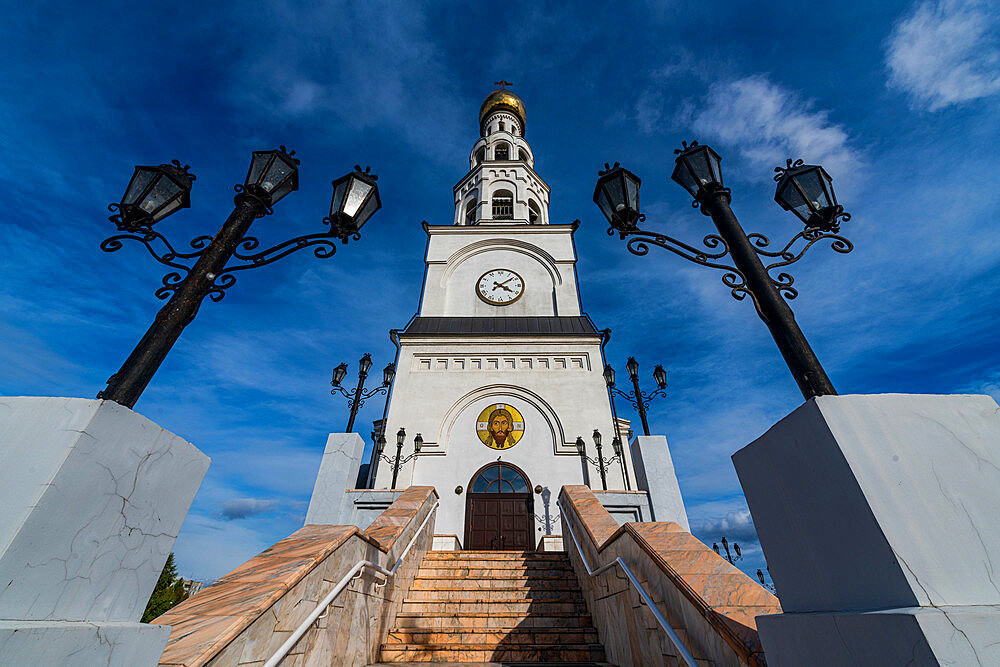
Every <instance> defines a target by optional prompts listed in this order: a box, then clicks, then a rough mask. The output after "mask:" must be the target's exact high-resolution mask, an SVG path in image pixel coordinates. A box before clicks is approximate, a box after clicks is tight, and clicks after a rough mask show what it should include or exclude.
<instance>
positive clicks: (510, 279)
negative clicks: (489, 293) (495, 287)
mask: <svg viewBox="0 0 1000 667" xmlns="http://www.w3.org/2000/svg"><path fill="white" fill-rule="evenodd" d="M516 277H517V276H511V277H510V278H508V279H507V280H505V281H503V282H502V283H500V287H503V286H504V285H506V284H507V283H509V282H510V281H512V280H513V279H514V278H516ZM494 284H495V283H494Z"/></svg>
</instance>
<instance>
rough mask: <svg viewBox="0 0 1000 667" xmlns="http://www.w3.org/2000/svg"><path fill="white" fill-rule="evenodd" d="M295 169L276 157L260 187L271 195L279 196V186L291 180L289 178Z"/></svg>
mask: <svg viewBox="0 0 1000 667" xmlns="http://www.w3.org/2000/svg"><path fill="white" fill-rule="evenodd" d="M294 169H295V168H294V167H293V166H292V165H290V164H288V163H287V162H285V161H284V160H282V159H281V158H280V157H277V156H275V158H274V161H273V162H271V166H270V167H268V169H267V173H266V174H265V175H264V180H263V181H262V182H261V184H260V187H262V188H263V189H264V192H266V193H268V194H270V195H273V194H277V190H278V188H279V186H281V185H282V184H283V183H284V182H285V181H286V180H291V179H290V178H289V176H290V175H291V173H292V171H294ZM285 194H288V192H287V191H286V192H285ZM272 199H273V198H272Z"/></svg>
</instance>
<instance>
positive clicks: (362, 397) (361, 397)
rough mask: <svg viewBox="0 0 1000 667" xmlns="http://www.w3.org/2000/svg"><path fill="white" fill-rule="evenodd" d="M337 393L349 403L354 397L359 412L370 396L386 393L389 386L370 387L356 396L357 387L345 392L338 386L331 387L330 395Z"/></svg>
mask: <svg viewBox="0 0 1000 667" xmlns="http://www.w3.org/2000/svg"><path fill="white" fill-rule="evenodd" d="M338 391H339V392H340V393H341V394H343V395H344V396H346V397H347V398H348V399H349V400H351V401H353V400H354V397H355V395H356V396H357V397H358V409H359V410H360V409H361V408H363V407H364V405H365V401H367V400H368V399H369V398H371V397H372V396H375V395H377V394H384V393H386V392H388V391H389V385H387V384H383V385H379V386H378V387H372V388H371V389H368V390H365V391H362V392H361V393H360V394H358V388H357V387H355V388H354V389H351V390H347V389H344V388H343V387H341V386H340V385H339V384H338V385H334V386H333V389H331V390H330V393H331V394H336V393H337V392H338Z"/></svg>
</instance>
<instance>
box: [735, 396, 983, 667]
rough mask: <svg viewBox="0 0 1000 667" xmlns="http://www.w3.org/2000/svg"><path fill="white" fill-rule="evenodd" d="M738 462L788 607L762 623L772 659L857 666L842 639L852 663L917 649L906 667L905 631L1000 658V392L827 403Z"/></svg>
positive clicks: (938, 653) (930, 644)
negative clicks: (887, 650)
mask: <svg viewBox="0 0 1000 667" xmlns="http://www.w3.org/2000/svg"><path fill="white" fill-rule="evenodd" d="M733 462H734V464H735V466H736V472H737V474H738V475H739V478H740V483H741V484H742V486H743V490H744V493H745V494H746V499H747V504H748V506H749V507H750V512H751V514H752V515H753V519H754V524H755V526H756V528H757V533H758V535H759V536H760V541H761V546H762V547H763V551H764V555H765V557H766V558H767V562H768V565H769V567H770V571H771V576H772V579H773V580H774V585H775V588H776V589H777V594H778V597H779V599H780V600H781V606H782V609H783V610H784V612H785V613H784V614H782V615H781V616H771V617H762V621H763V622H762V624H761V626H760V627H761V640H762V641H763V643H764V649H765V651H766V652H767V661H768V664H769V665H774V664H814V665H823V664H844V663H842V662H841V663H838V662H837V660H836V659H834V658H831V657H830V654H829V653H828V652H827V649H826V648H825V647H828V646H830V645H831V642H834V641H840V642H841V643H842V648H841V649H839V650H841V651H847V652H848V653H849V655H851V656H853V657H854V659H856V660H858V662H854V661H853V660H848V661H847V662H849V663H850V664H903V663H905V662H907V661H908V660H911V656H910V652H909V648H907V649H906V653H905V655H906V660H902V661H900V660H895V659H893V658H888V657H885V655H884V654H883V653H882V652H881V651H882V650H883V645H888V644H892V645H893V646H895V643H894V642H896V641H897V639H899V638H902V637H906V638H910V639H912V640H913V641H910V642H909V644H907V643H906V642H905V641H904V642H902V643H900V644H899V646H898V647H897V648H898V649H899V650H903V649H902V648H901V647H903V646H909V647H912V648H914V649H916V648H917V647H918V645H920V646H925V648H926V650H928V651H930V653H929V654H928V655H933V656H934V657H935V660H937V661H938V662H941V663H942V664H945V663H947V664H977V662H976V660H975V659H973V660H971V661H970V660H965V659H961V658H955V661H954V662H948V660H949V657H948V656H961V655H966V652H968V651H971V652H972V654H974V655H977V656H978V660H979V661H980V663H981V664H1000V579H998V578H997V576H996V574H995V572H997V571H1000V556H998V554H1000V522H998V521H997V520H996V511H997V507H1000V408H998V406H997V404H996V402H995V401H994V400H993V399H992V398H990V397H989V396H925V395H902V394H883V395H874V396H820V397H818V398H815V399H812V400H810V401H808V402H806V403H805V404H804V405H802V406H801V407H799V408H798V409H796V410H795V411H794V412H792V413H791V414H790V415H788V416H787V417H785V418H784V419H782V420H781V421H780V422H778V423H777V424H775V425H774V426H773V427H771V429H770V430H768V432H767V433H765V434H764V435H763V436H761V437H760V438H758V439H757V440H756V441H754V442H753V443H751V444H750V445H748V446H746V447H744V448H743V449H741V450H740V451H738V452H737V453H736V454H734V455H733ZM959 621H961V623H962V624H964V625H965V626H966V627H967V628H968V631H966V629H965V628H963V627H962V626H960V625H959ZM984 624H985V625H989V626H990V627H991V628H992V629H991V630H989V631H987V630H986V629H983V628H984V627H985V625H984ZM842 625H843V627H841V626H842ZM844 629H848V630H849V631H848V632H846V633H844V632H843V631H844ZM890 630H891V632H893V633H898V635H894V636H892V637H890V638H889V639H887V635H886V632H887V631H890ZM796 632H802V633H804V634H803V636H805V635H812V636H814V637H815V643H813V644H809V643H808V642H805V640H799V639H795V637H794V636H793V635H795V633H796ZM837 637H840V639H837ZM920 637H922V638H923V639H922V640H920V641H917V640H918V639H919V638H920ZM900 641H902V640H901V639H900ZM921 641H922V642H923V643H922V644H921V643H920V642H921ZM804 642H805V643H804ZM810 647H811V648H810ZM963 647H964V648H963ZM892 650H896V649H895V648H894V649H892ZM922 650H923V649H922ZM845 655H846V654H845ZM987 655H990V656H992V658H991V659H987V658H986V657H985V656H987ZM785 656H787V658H786V657H785ZM858 656H876V657H877V658H876V657H873V658H872V660H871V661H869V662H865V660H867V658H865V659H862V658H860V657H858ZM806 657H808V659H806ZM915 663H918V664H937V662H935V661H934V660H928V661H926V662H924V661H921V660H916V661H915Z"/></svg>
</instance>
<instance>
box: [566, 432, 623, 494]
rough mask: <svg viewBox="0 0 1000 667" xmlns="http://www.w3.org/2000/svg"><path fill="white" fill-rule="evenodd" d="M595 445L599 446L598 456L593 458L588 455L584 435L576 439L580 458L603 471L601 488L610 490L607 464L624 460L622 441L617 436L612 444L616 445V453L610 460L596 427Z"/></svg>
mask: <svg viewBox="0 0 1000 667" xmlns="http://www.w3.org/2000/svg"><path fill="white" fill-rule="evenodd" d="M593 438H594V446H595V447H597V458H596V459H593V458H590V457H589V456H587V444H586V443H585V442H584V441H583V438H582V437H579V436H578V437H577V439H576V453H577V454H579V455H580V458H581V459H583V460H584V461H586V462H588V463H590V464H591V465H593V466H596V467H597V470H598V472H600V473H601V488H602V489H604V490H605V491H607V490H608V476H607V466H609V465H611V464H612V463H615V462H616V461H620V460H622V442H621V440H619V439H618V438H615V439H614V440H613V441H612V442H611V445H612V447H614V450H615V455H614V456H613V457H611V458H610V459H608V460H605V459H604V452H603V448H602V444H601V442H602V438H601V432H600V431H598V430H597V429H596V428H595V429H594V435H593Z"/></svg>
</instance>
